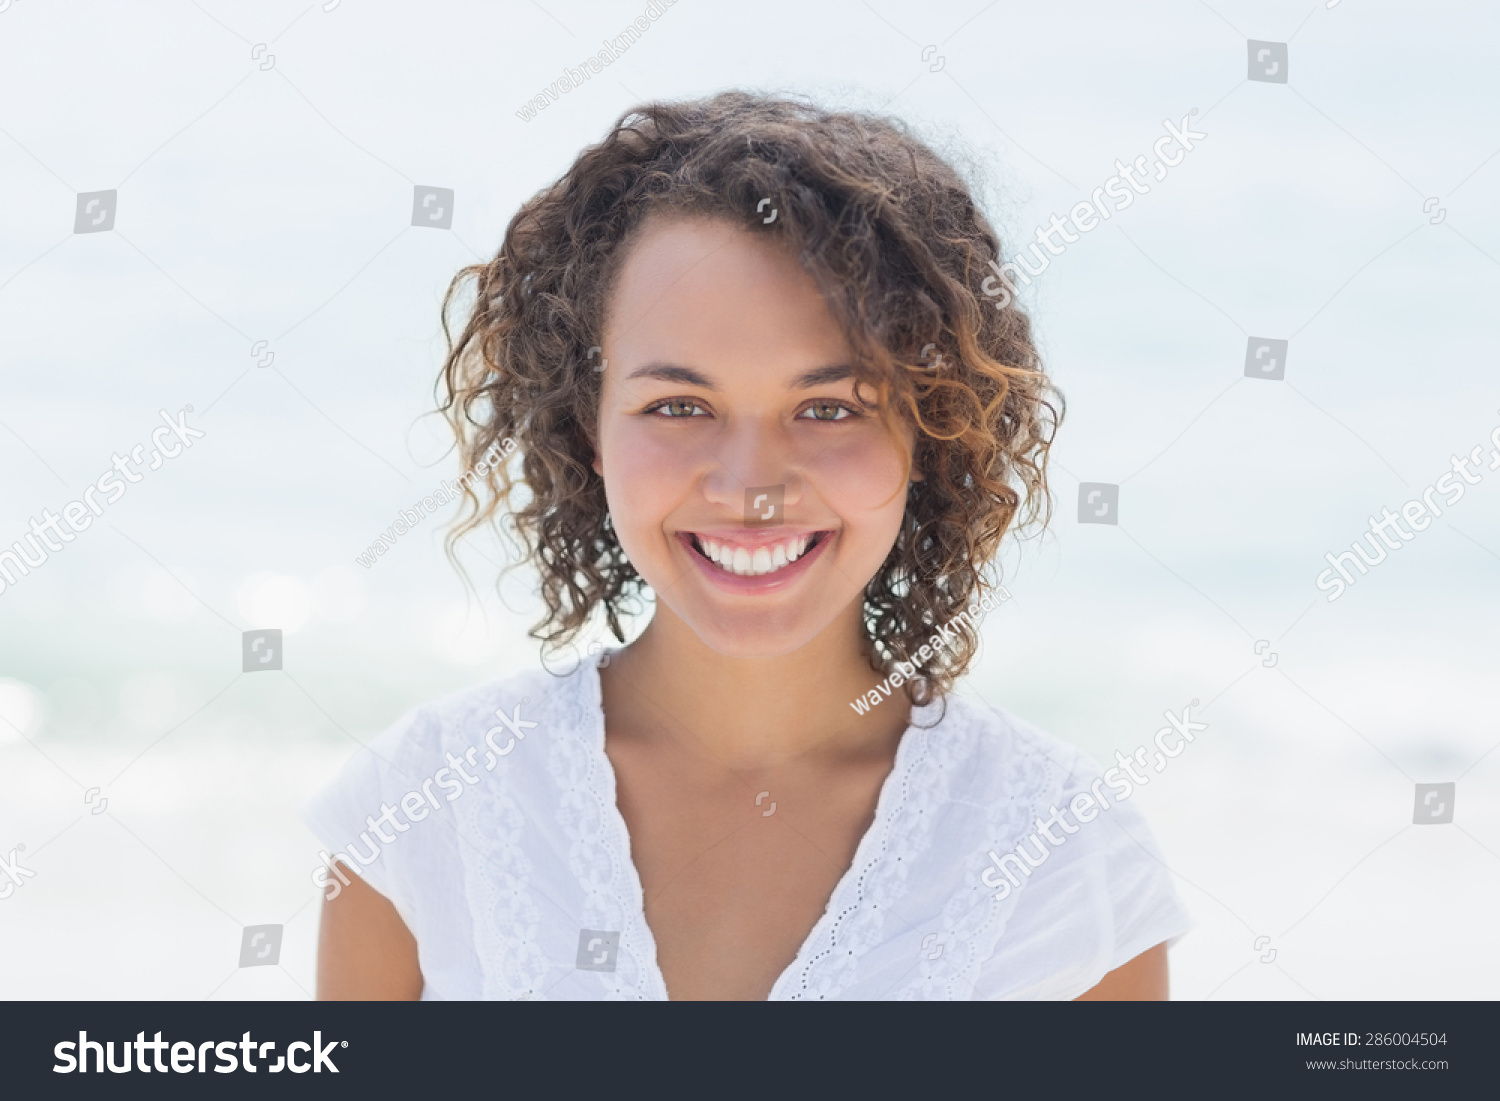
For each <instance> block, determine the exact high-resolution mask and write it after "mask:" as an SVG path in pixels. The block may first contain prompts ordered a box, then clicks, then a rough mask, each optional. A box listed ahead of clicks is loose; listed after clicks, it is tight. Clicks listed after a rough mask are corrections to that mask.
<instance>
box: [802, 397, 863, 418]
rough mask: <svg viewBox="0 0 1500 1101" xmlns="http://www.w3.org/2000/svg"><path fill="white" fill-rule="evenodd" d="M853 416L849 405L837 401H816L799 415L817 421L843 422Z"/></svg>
mask: <svg viewBox="0 0 1500 1101" xmlns="http://www.w3.org/2000/svg"><path fill="white" fill-rule="evenodd" d="M853 415H854V414H853V413H852V412H851V411H850V409H849V407H848V406H847V405H843V404H841V403H839V402H836V401H815V402H813V403H812V404H811V405H809V406H808V407H807V408H806V409H804V410H802V412H801V413H799V414H798V416H801V417H806V418H808V419H809V420H815V421H841V420H844V419H846V418H848V417H852V416H853Z"/></svg>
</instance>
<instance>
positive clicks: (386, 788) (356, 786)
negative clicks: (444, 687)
mask: <svg viewBox="0 0 1500 1101" xmlns="http://www.w3.org/2000/svg"><path fill="white" fill-rule="evenodd" d="M429 725H430V721H429V719H428V716H427V715H426V714H425V713H424V711H422V710H420V709H419V710H417V711H412V712H410V713H408V714H406V715H404V716H403V717H402V718H401V719H399V720H397V721H396V722H395V723H394V724H392V725H391V726H390V727H389V728H387V729H386V730H385V731H384V732H383V733H381V734H380V735H379V736H377V737H376V738H375V739H374V740H372V741H371V742H370V743H369V744H368V745H366V746H363V747H361V748H360V749H357V750H356V751H355V752H354V754H353V756H351V757H350V758H349V760H347V761H346V762H345V763H344V765H343V767H342V768H341V769H340V770H339V773H338V775H337V776H336V777H335V778H334V779H333V780H332V781H331V782H330V783H329V784H328V785H327V786H325V787H324V788H322V789H321V790H320V791H319V792H318V793H317V794H316V795H314V796H313V797H312V798H311V799H310V800H308V802H307V803H306V804H305V805H304V806H303V808H302V820H303V821H304V822H305V823H306V824H307V827H308V828H309V829H310V830H312V832H313V834H314V835H315V836H316V837H317V839H318V840H319V841H320V842H321V843H322V844H323V846H324V848H323V851H322V852H321V853H320V854H319V859H320V860H323V861H324V863H323V865H322V866H323V867H327V859H336V860H338V862H339V863H340V864H341V865H344V866H347V867H348V868H351V869H353V870H354V871H355V872H357V873H358V874H359V876H360V878H361V879H363V880H364V881H365V882H366V883H368V884H369V885H370V886H371V887H373V888H375V890H376V891H378V892H380V894H382V895H384V896H385V897H386V898H387V899H389V900H390V901H391V903H392V904H393V905H394V906H395V907H396V911H397V913H398V914H400V915H401V919H402V920H403V921H404V922H405V923H406V925H407V927H408V928H411V929H415V928H416V924H415V921H414V909H415V907H414V901H415V900H414V897H413V896H414V891H413V890H412V884H411V881H410V877H409V875H407V874H405V871H406V870H405V869H404V868H403V867H402V865H401V855H402V847H401V846H398V845H395V844H394V843H393V842H394V838H395V834H394V833H393V832H392V830H391V828H390V826H389V825H388V824H385V823H382V822H381V821H380V818H381V814H382V813H383V809H384V808H386V807H395V806H397V805H398V804H399V803H400V800H401V797H402V795H403V793H405V792H406V791H407V790H408V789H409V788H410V787H412V784H411V783H410V782H408V781H407V780H406V779H405V778H404V772H405V771H408V770H403V769H402V767H401V762H402V760H403V758H409V757H410V754H411V752H412V750H413V747H414V743H415V742H418V741H420V740H421V738H422V735H423V734H424V732H425V728H426V727H427V726H429ZM384 838H391V839H392V840H391V841H386V840H384ZM324 854H326V858H325V855H324ZM314 874H315V875H316V874H317V873H316V872H315V873H314ZM345 874H346V875H347V873H345ZM319 878H320V879H321V876H320V877H319ZM325 882H326V884H330V885H331V884H334V883H337V882H338V878H337V875H336V873H335V872H334V871H333V870H331V869H330V870H329V872H328V879H327V880H326V881H325Z"/></svg>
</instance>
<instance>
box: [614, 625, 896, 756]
mask: <svg viewBox="0 0 1500 1101" xmlns="http://www.w3.org/2000/svg"><path fill="white" fill-rule="evenodd" d="M861 630H862V625H861V624H860V622H859V619H858V609H857V608H855V609H851V613H850V614H849V615H847V616H841V617H839V618H838V619H837V620H835V621H834V622H833V623H831V624H829V626H828V627H827V628H826V629H824V631H823V632H822V633H820V634H819V635H818V636H817V637H815V638H813V639H812V640H811V641H809V642H808V643H807V644H806V645H804V646H802V647H800V648H799V649H797V650H794V651H792V652H791V653H787V654H782V655H778V656H776V657H753V658H746V657H726V656H725V655H723V654H720V653H717V652H715V651H713V650H711V649H709V648H708V647H707V646H705V645H704V644H703V642H702V640H701V639H699V637H698V636H697V634H696V633H694V631H693V630H692V628H691V627H689V626H688V625H687V624H686V623H684V622H683V621H682V620H681V619H679V618H678V617H677V616H676V615H675V614H673V613H672V612H671V610H670V609H668V608H666V607H664V606H663V605H660V604H658V606H657V609H656V615H655V617H654V618H653V619H652V621H651V623H650V624H649V625H648V626H647V627H646V629H645V631H643V632H642V633H641V637H640V638H638V639H637V640H636V641H635V642H633V643H632V644H631V645H630V646H629V647H627V648H626V649H625V650H624V651H623V652H622V653H620V654H619V655H617V656H616V657H615V658H614V659H613V660H612V661H611V662H610V663H609V665H608V666H606V667H605V669H603V670H602V671H601V676H602V678H603V681H604V695H605V710H606V715H607V716H608V717H609V719H610V720H611V721H622V722H624V723H626V724H628V725H629V726H630V727H631V728H633V729H635V730H637V731H642V730H643V729H646V728H649V727H654V726H659V725H661V724H663V723H670V724H673V725H676V726H678V727H680V728H681V729H680V730H679V731H677V732H676V733H678V734H681V733H689V732H690V733H691V735H692V736H693V737H694V739H695V740H698V741H700V742H702V743H706V744H705V746H704V748H707V749H710V750H711V751H712V752H713V754H714V755H715V756H716V757H717V758H719V759H720V760H722V761H723V762H724V763H726V764H730V765H732V766H733V767H742V768H746V769H756V768H767V767H770V768H775V767H778V766H781V765H785V764H789V763H791V762H792V761H794V760H796V759H797V758H801V757H808V756H811V757H812V758H813V759H830V758H832V759H837V758H841V757H845V756H849V755H853V756H863V755H865V754H868V753H870V752H885V751H886V750H888V748H889V746H890V745H891V743H893V742H894V741H895V740H896V739H898V738H899V737H900V735H901V733H902V732H903V731H904V730H905V729H906V725H907V721H908V718H909V713H910V708H909V706H908V704H907V702H906V699H905V697H904V695H903V694H902V692H901V691H900V689H897V690H896V691H895V692H894V693H893V694H892V695H891V698H890V699H889V700H888V701H887V704H886V706H885V707H881V708H878V709H874V710H870V711H868V712H867V713H864V714H860V713H857V712H855V711H854V710H853V709H852V708H851V707H850V702H851V701H852V700H855V699H857V698H859V697H860V696H863V695H865V694H866V693H867V692H869V691H870V690H871V689H872V688H873V687H875V685H876V684H877V683H879V682H880V680H881V678H880V676H879V674H877V673H876V672H875V671H874V670H872V669H871V668H870V665H869V662H868V661H867V660H866V659H865V657H864V656H863V654H862V653H861V641H862V640H861ZM664 733H667V734H668V736H671V734H672V733H673V732H670V731H664Z"/></svg>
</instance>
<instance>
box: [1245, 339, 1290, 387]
mask: <svg viewBox="0 0 1500 1101" xmlns="http://www.w3.org/2000/svg"><path fill="white" fill-rule="evenodd" d="M1286 349H1287V342H1286V341H1285V340H1272V339H1271V338H1270V337H1263V336H1252V337H1251V338H1250V342H1249V343H1248V344H1247V345H1246V346H1245V377H1246V378H1264V379H1284V378H1286Z"/></svg>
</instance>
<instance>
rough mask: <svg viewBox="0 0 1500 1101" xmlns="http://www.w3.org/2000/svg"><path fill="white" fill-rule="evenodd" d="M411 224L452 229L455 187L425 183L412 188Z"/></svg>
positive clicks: (428, 227)
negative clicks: (432, 185)
mask: <svg viewBox="0 0 1500 1101" xmlns="http://www.w3.org/2000/svg"><path fill="white" fill-rule="evenodd" d="M411 224H412V225H414V226H423V227H425V228H427V229H452V228H453V189H452V188H450V187H427V186H425V185H423V184H417V185H416V187H414V188H412V200H411Z"/></svg>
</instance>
